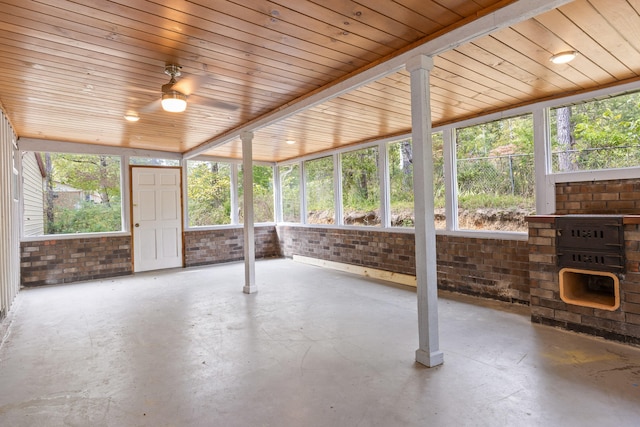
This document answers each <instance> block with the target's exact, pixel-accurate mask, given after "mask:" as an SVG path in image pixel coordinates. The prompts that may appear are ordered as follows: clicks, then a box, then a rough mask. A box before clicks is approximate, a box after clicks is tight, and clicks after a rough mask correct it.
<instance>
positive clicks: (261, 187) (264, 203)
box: [238, 165, 275, 223]
mask: <svg viewBox="0 0 640 427" xmlns="http://www.w3.org/2000/svg"><path fill="white" fill-rule="evenodd" d="M243 185H244V184H243V173H242V168H240V171H239V172H238V205H239V207H240V216H239V221H240V223H242V222H244V200H243V197H242V196H243V194H244V187H243ZM274 218H275V216H274V209H273V167H272V166H261V165H254V166H253V221H254V222H273V221H274Z"/></svg>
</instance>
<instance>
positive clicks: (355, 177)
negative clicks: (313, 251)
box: [341, 147, 380, 226]
mask: <svg viewBox="0 0 640 427" xmlns="http://www.w3.org/2000/svg"><path fill="white" fill-rule="evenodd" d="M341 160H342V162H341V163H342V209H343V223H344V224H345V225H369V226H371V225H377V226H379V225H380V179H379V178H378V147H370V148H364V149H361V150H357V151H350V152H347V153H344V154H342V156H341Z"/></svg>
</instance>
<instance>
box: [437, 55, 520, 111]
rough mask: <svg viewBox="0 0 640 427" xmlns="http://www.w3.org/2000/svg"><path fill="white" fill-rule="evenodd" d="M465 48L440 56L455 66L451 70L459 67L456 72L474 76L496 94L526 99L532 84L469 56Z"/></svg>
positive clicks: (469, 76)
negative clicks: (529, 84)
mask: <svg viewBox="0 0 640 427" xmlns="http://www.w3.org/2000/svg"><path fill="white" fill-rule="evenodd" d="M463 49H466V46H465V47H460V48H458V49H454V50H452V51H449V52H447V53H445V54H443V55H441V56H440V58H442V59H446V61H447V62H448V63H450V64H452V65H453V66H454V67H455V68H451V69H450V71H452V70H455V69H457V70H456V74H458V75H461V76H465V75H466V76H468V78H473V79H474V81H475V82H476V83H478V84H480V85H483V86H485V87H486V88H488V89H489V90H490V91H493V92H495V93H496V96H500V97H502V96H508V97H511V98H513V99H526V97H527V92H526V91H527V90H529V89H530V86H528V85H527V84H525V83H523V82H521V81H519V80H518V79H516V78H513V77H512V76H509V75H507V74H505V73H503V72H501V71H500V70H497V69H495V68H494V67H491V66H489V65H487V64H485V63H482V62H480V61H479V60H477V59H475V58H473V57H471V56H469V55H468V54H466V53H465V50H463ZM498 94H500V95H498Z"/></svg>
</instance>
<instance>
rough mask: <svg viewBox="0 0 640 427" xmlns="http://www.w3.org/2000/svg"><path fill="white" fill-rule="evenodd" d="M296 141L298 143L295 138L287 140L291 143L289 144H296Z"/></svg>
mask: <svg viewBox="0 0 640 427" xmlns="http://www.w3.org/2000/svg"><path fill="white" fill-rule="evenodd" d="M295 143H296V142H295V141H294V140H293V139H288V140H287V144H289V145H293V144H295Z"/></svg>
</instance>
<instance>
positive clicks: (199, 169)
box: [187, 161, 231, 227]
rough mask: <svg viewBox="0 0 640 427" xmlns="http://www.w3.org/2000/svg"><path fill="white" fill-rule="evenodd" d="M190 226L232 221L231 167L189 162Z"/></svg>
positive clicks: (217, 163) (216, 163) (213, 163)
mask: <svg viewBox="0 0 640 427" xmlns="http://www.w3.org/2000/svg"><path fill="white" fill-rule="evenodd" d="M187 184H188V185H187V200H188V203H187V206H188V212H189V225H190V226H192V227H194V226H206V225H222V224H229V223H230V222H231V165H230V164H229V163H220V162H201V161H189V162H187Z"/></svg>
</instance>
